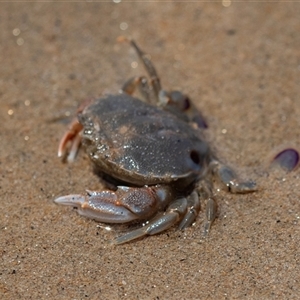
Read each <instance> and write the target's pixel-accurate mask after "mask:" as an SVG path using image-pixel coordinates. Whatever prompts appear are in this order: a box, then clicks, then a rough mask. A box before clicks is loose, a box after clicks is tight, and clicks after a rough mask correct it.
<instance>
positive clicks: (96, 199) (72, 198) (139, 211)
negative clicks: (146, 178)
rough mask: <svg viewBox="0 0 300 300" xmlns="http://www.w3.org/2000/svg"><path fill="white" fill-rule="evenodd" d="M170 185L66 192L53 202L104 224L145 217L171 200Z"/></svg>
mask: <svg viewBox="0 0 300 300" xmlns="http://www.w3.org/2000/svg"><path fill="white" fill-rule="evenodd" d="M172 196H173V195H172V192H171V189H169V188H167V187H160V186H154V187H141V188H131V187H125V186H118V189H117V190H116V191H111V190H103V191H87V194H86V195H67V196H62V197H59V198H57V199H55V200H54V201H55V202H56V203H58V204H63V205H70V206H74V207H77V208H78V213H79V214H80V215H83V216H85V217H88V218H91V219H95V220H97V221H100V222H104V223H126V222H130V221H133V220H138V219H146V218H149V217H151V216H152V215H153V214H155V213H156V212H157V211H158V210H161V209H163V208H164V207H165V206H166V205H167V204H168V203H169V202H170V201H171V200H172Z"/></svg>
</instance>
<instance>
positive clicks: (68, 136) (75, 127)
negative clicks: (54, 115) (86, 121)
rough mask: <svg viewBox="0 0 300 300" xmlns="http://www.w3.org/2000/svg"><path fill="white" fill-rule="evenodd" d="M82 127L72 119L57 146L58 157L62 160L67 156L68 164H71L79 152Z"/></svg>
mask: <svg viewBox="0 0 300 300" xmlns="http://www.w3.org/2000/svg"><path fill="white" fill-rule="evenodd" d="M82 129H83V127H82V125H81V124H80V123H79V122H78V120H77V119H76V120H75V119H74V120H73V122H72V123H71V125H70V127H69V130H68V131H67V132H66V133H65V134H64V136H63V137H62V139H61V140H60V143H59V146H58V157H62V158H64V157H65V156H67V161H68V162H73V161H74V159H75V157H76V154H77V152H78V150H79V147H80V143H81V135H80V132H81V131H82Z"/></svg>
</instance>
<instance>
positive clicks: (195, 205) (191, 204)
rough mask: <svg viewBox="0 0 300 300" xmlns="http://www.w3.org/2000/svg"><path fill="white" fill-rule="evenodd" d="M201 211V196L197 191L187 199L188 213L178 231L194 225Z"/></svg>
mask: <svg viewBox="0 0 300 300" xmlns="http://www.w3.org/2000/svg"><path fill="white" fill-rule="evenodd" d="M199 211H200V201H199V196H198V193H197V192H196V191H194V192H192V194H191V195H190V196H189V197H187V212H186V214H185V215H184V216H183V218H182V220H181V222H180V224H179V226H178V229H179V230H182V229H185V228H187V227H189V226H191V225H192V224H193V222H194V221H195V220H196V218H197V216H198V214H199Z"/></svg>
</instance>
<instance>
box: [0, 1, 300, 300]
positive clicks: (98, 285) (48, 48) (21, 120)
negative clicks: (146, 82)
mask: <svg viewBox="0 0 300 300" xmlns="http://www.w3.org/2000/svg"><path fill="white" fill-rule="evenodd" d="M114 2H115V3H114ZM114 2H113V1H111V2H109V1H107V2H98V3H93V2H89V1H87V2H84V1H82V2H74V3H67V2H64V3H62V2H60V3H59V1H56V2H54V3H49V2H48V3H46V2H44V3H42V2H40V3H37V2H36V3H35V2H31V3H25V2H23V3H22V1H21V2H18V3H1V4H0V34H1V35H0V53H1V55H0V70H1V71H0V104H1V109H0V118H1V129H0V142H1V147H0V175H1V176H0V201H1V214H0V253H1V262H0V298H1V299H299V298H300V272H299V264H300V250H299V246H300V190H299V176H300V173H299V169H296V170H295V171H293V172H291V173H288V174H286V173H285V172H282V171H280V170H279V171H277V170H269V169H268V165H269V162H270V160H271V158H272V156H274V155H275V153H276V152H277V151H280V150H281V149H284V148H285V147H295V148H297V149H300V134H299V127H300V118H299V116H300V84H299V78H300V35H299V32H300V19H299V16H300V4H299V3H293V2H289V3H287V2H282V3H280V2H276V3H271V2H270V3H259V2H258V3H246V2H237V3H235V2H234V1H232V2H231V1H224V2H223V4H222V2H221V1H220V2H213V3H207V2H201V1H194V2H189V1H187V2H184V1H183V2H180V3H178V2H177V3H175V2H173V3H172V2H171V1H170V2H163V1H162V2H150V1H149V2H144V3H142V2H134V3H133V2H127V3H126V1H122V2H121V1H114ZM117 2H120V3H117ZM120 35H125V36H130V37H132V38H134V39H135V40H136V41H137V42H138V44H139V45H140V46H141V48H142V49H143V50H145V51H146V52H147V53H149V54H150V55H151V58H152V60H153V62H154V63H155V66H156V67H157V71H158V73H159V74H160V77H161V82H162V85H163V87H164V88H165V89H167V90H169V89H180V90H182V91H184V92H186V93H188V94H189V96H190V98H191V99H193V101H194V103H195V105H196V106H197V108H198V109H199V110H200V111H201V112H202V114H203V115H204V116H205V118H206V121H207V123H208V126H209V128H208V129H207V136H208V139H209V140H210V143H211V145H212V147H213V148H214V149H216V152H217V154H218V156H219V157H220V159H222V161H224V162H225V163H227V164H229V165H231V166H233V167H234V168H235V169H236V170H237V171H238V172H239V174H240V175H241V176H243V177H245V178H252V179H253V180H256V181H257V184H258V187H259V190H258V191H257V192H255V193H252V194H246V195H236V194H230V193H227V192H226V191H220V192H216V200H217V202H218V217H217V219H216V221H215V223H214V224H213V227H212V230H211V233H210V236H209V238H206V239H205V238H204V237H203V220H204V213H203V209H204V203H202V212H201V213H200V215H199V217H198V218H197V221H196V223H195V224H194V225H193V226H192V227H190V228H188V229H186V230H184V231H178V230H176V228H175V227H174V228H171V229H170V230H168V231H166V232H164V233H162V234H159V235H157V236H152V237H146V238H143V239H139V240H137V241H135V242H132V243H128V244H124V245H120V246H112V245H111V243H110V241H111V240H112V239H114V238H115V237H117V236H119V235H120V234H122V233H123V232H126V230H127V229H128V226H120V225H118V226H110V229H111V230H107V229H106V225H105V224H102V223H97V222H95V221H93V220H88V219H86V218H83V217H81V216H79V215H78V214H77V213H76V211H75V210H74V209H72V208H70V207H63V206H58V205H56V204H55V203H54V202H53V199H55V198H56V197H58V196H61V195H65V194H69V193H76V194H78V193H84V192H85V190H86V189H90V190H93V189H94V190H98V189H101V187H102V186H101V182H100V180H99V178H97V176H95V175H94V174H93V172H92V168H91V165H90V162H89V160H88V158H87V156H86V155H85V153H84V152H83V151H81V152H80V153H79V155H78V157H77V160H76V161H75V162H74V163H73V164H64V163H62V162H61V160H60V159H59V158H58V157H57V147H58V142H59V140H60V138H61V136H62V134H63V133H64V131H65V130H66V127H67V124H68V122H69V121H70V120H71V117H70V116H71V115H73V114H74V113H75V111H76V108H77V107H78V105H79V104H80V103H81V102H82V101H83V100H84V99H86V98H87V97H98V96H101V95H102V94H103V93H108V92H109V93H115V92H117V91H118V90H119V88H120V87H121V86H122V84H123V83H124V82H125V80H126V79H128V78H129V77H131V76H135V75H143V74H145V70H144V69H143V68H142V66H141V64H140V62H139V61H138V60H137V56H136V54H135V52H134V51H133V49H131V48H130V46H128V45H126V44H124V43H121V44H120V43H117V42H116V39H117V37H118V36H120Z"/></svg>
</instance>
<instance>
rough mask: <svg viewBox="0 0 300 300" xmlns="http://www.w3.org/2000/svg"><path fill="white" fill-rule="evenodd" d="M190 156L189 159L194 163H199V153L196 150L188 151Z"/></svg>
mask: <svg viewBox="0 0 300 300" xmlns="http://www.w3.org/2000/svg"><path fill="white" fill-rule="evenodd" d="M190 158H191V160H192V161H193V162H194V163H195V164H196V165H199V163H200V156H199V153H198V152H197V151H196V150H192V151H191V152H190Z"/></svg>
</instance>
